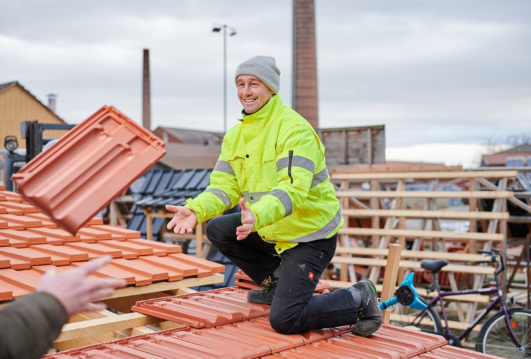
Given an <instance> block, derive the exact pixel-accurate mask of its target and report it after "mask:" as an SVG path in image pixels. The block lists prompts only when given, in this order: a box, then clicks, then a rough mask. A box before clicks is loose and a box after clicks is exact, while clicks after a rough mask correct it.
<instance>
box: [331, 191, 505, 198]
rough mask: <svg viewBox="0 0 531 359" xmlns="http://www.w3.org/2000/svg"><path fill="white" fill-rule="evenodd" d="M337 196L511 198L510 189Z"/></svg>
mask: <svg viewBox="0 0 531 359" xmlns="http://www.w3.org/2000/svg"><path fill="white" fill-rule="evenodd" d="M336 197H337V198H345V197H354V198H513V197H514V193H513V192H510V191H503V192H498V191H399V192H398V191H338V192H336Z"/></svg>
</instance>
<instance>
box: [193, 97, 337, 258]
mask: <svg viewBox="0 0 531 359" xmlns="http://www.w3.org/2000/svg"><path fill="white" fill-rule="evenodd" d="M239 121H240V122H241V123H240V124H238V125H236V126H234V127H233V128H232V129H230V131H228V132H227V134H226V135H225V138H224V139H223V144H222V148H221V155H220V156H219V160H218V162H217V164H216V167H215V168H214V171H213V172H212V175H211V176H210V185H209V186H208V187H207V189H206V190H205V191H204V192H203V193H201V194H200V195H199V196H197V197H196V198H195V199H193V200H192V199H188V200H187V205H186V207H188V208H190V209H192V210H193V211H194V212H195V214H196V215H197V223H201V222H204V221H206V220H208V219H210V218H213V217H215V216H217V215H219V214H221V213H223V212H224V211H225V210H227V209H230V208H232V207H234V206H236V205H237V204H238V202H239V200H240V198H242V197H243V198H244V200H245V203H246V204H247V205H249V207H250V209H251V210H252V212H253V213H254V215H255V217H256V224H255V227H254V230H256V231H258V234H259V235H260V236H261V237H262V238H263V240H264V241H268V242H275V243H276V246H275V248H276V251H277V252H278V253H279V254H280V253H282V252H283V251H284V250H286V249H289V248H293V247H295V246H296V245H297V243H301V242H310V241H315V240H318V239H323V238H330V237H332V236H333V235H334V234H336V233H337V232H338V231H339V229H340V228H341V226H342V225H343V216H342V215H341V209H340V206H339V201H338V200H337V198H336V192H335V189H334V186H333V185H332V183H330V176H329V174H328V170H327V168H326V163H325V148H324V146H323V144H322V143H321V141H320V140H319V137H318V136H317V134H316V133H315V131H314V129H313V128H312V126H311V125H310V124H309V123H308V121H306V120H305V119H304V118H303V117H301V116H300V115H299V114H298V113H296V112H295V111H293V110H292V109H291V108H289V107H288V106H284V104H283V103H282V100H281V98H280V96H279V95H275V96H273V97H272V98H271V99H270V100H269V102H268V103H267V104H266V105H265V106H264V107H263V108H261V109H260V110H259V111H257V112H255V113H253V114H251V115H248V116H244V118H242V119H240V120H239Z"/></svg>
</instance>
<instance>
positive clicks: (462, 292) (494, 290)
mask: <svg viewBox="0 0 531 359" xmlns="http://www.w3.org/2000/svg"><path fill="white" fill-rule="evenodd" d="M498 265H499V267H498V270H497V271H496V272H495V274H494V278H495V280H496V288H481V289H470V290H459V291H457V292H441V288H440V287H439V282H438V280H437V275H434V279H435V286H436V290H437V296H436V297H435V298H433V299H432V300H431V301H430V302H429V303H428V308H431V307H433V306H435V304H436V303H437V302H438V301H441V311H442V313H443V318H444V322H445V324H446V333H447V334H451V333H450V327H449V326H448V317H447V316H446V309H445V308H444V302H443V298H444V297H447V296H450V295H455V296H458V295H465V294H478V293H497V294H498V298H496V299H495V300H494V301H493V302H492V303H490V305H489V306H488V307H487V309H485V310H484V311H483V312H482V313H481V314H480V315H479V316H478V317H477V318H476V319H475V320H474V321H473V322H472V323H471V324H470V326H469V327H468V328H467V329H466V330H465V331H464V332H463V333H461V335H460V336H459V337H458V338H459V340H463V339H464V338H465V337H466V336H467V335H468V334H469V333H470V332H471V331H472V329H474V327H475V326H476V325H477V324H478V323H479V322H480V321H481V320H482V319H483V318H485V316H487V314H489V313H490V311H491V310H492V309H494V307H495V306H496V305H497V304H498V303H500V304H501V307H502V310H503V313H504V314H505V325H506V326H507V329H508V330H509V333H511V338H512V340H513V342H514V344H515V345H516V346H517V347H518V348H520V347H521V346H522V345H521V344H520V342H519V341H518V338H517V337H516V335H515V334H514V331H513V328H512V327H511V323H510V321H509V311H508V310H507V305H506V304H505V301H504V300H503V292H502V290H501V288H500V283H499V282H498V274H500V273H501V272H503V271H504V270H505V267H504V265H503V261H502V259H501V258H500V261H499V262H498ZM425 315H426V309H423V310H422V311H421V312H420V313H419V314H418V315H417V316H416V317H415V319H414V320H413V323H415V322H416V321H417V319H418V318H419V317H420V320H422V319H423V318H424V317H425ZM419 322H420V321H419Z"/></svg>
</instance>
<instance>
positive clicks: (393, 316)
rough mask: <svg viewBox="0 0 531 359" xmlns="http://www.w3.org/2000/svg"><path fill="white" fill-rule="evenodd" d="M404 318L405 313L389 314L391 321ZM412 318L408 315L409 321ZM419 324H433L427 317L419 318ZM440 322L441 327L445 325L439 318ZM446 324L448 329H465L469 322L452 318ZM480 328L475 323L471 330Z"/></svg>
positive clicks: (412, 318)
mask: <svg viewBox="0 0 531 359" xmlns="http://www.w3.org/2000/svg"><path fill="white" fill-rule="evenodd" d="M406 318H408V316H406V315H401V314H396V313H392V314H391V321H393V320H396V321H404V319H406ZM414 319H415V317H410V321H411V322H412V321H413V320H414ZM420 324H423V325H430V326H433V323H432V321H431V320H429V319H428V318H424V319H423V320H421V322H420ZM441 324H442V326H443V328H445V327H446V322H445V321H444V320H441ZM448 326H449V327H450V329H458V330H465V329H466V328H468V326H469V324H468V323H461V322H456V321H454V320H449V321H448ZM480 330H481V325H479V324H478V325H476V326H475V327H474V329H472V331H473V332H479V331H480Z"/></svg>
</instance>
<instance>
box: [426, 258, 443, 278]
mask: <svg viewBox="0 0 531 359" xmlns="http://www.w3.org/2000/svg"><path fill="white" fill-rule="evenodd" d="M447 265H448V261H447V260H446V259H437V260H431V259H424V260H422V261H421V262H420V266H421V267H422V268H424V269H427V270H429V271H430V272H432V273H433V274H437V273H438V272H439V271H440V270H441V268H442V267H444V266H447Z"/></svg>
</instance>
